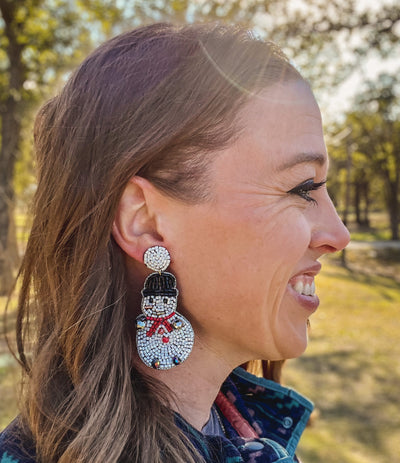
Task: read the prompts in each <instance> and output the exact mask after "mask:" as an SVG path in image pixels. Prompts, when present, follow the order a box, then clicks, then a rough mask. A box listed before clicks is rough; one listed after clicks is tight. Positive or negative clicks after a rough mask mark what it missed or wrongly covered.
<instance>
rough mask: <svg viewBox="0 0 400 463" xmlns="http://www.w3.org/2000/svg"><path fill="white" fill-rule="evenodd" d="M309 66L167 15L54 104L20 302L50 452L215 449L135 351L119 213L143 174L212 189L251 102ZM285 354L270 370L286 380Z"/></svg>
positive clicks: (95, 57)
mask: <svg viewBox="0 0 400 463" xmlns="http://www.w3.org/2000/svg"><path fill="white" fill-rule="evenodd" d="M295 79H301V77H300V75H299V74H298V72H297V71H296V69H295V68H294V67H293V66H292V65H291V64H290V63H289V61H288V59H287V58H286V57H285V56H284V54H283V53H282V52H281V51H280V49H279V48H278V47H277V46H275V45H274V44H272V43H268V42H264V41H262V40H259V39H257V38H255V37H254V36H253V35H252V34H251V33H250V32H248V31H246V30H243V29H241V28H237V27H230V26H223V25H189V26H180V27H176V26H172V25H168V24H154V25H151V26H145V27H141V28H138V29H136V30H133V31H130V32H127V33H124V34H122V35H119V36H117V37H115V38H113V39H111V40H109V41H108V42H106V43H104V44H103V45H102V46H100V47H99V48H98V49H96V50H95V51H94V52H93V53H92V54H91V55H90V56H89V57H88V58H87V59H86V60H85V61H84V62H83V63H82V64H81V66H80V67H79V68H78V69H77V70H76V71H75V72H74V73H73V74H72V76H71V77H70V79H69V81H68V82H67V84H66V85H65V87H64V89H63V90H62V91H61V92H60V94H59V95H57V96H56V97H54V98H53V99H51V100H50V101H48V102H47V103H46V104H45V105H44V106H43V107H42V108H41V110H40V111H39V113H38V115H37V118H36V122H35V129H34V139H35V150H36V156H37V169H38V185H37V191H36V195H35V199H34V204H33V226H32V231H31V234H30V237H29V240H28V243H27V248H26V253H25V256H24V259H23V263H22V268H21V270H20V273H19V278H20V282H21V283H20V293H19V305H18V316H17V346H18V355H19V359H20V361H21V363H22V365H23V368H24V370H25V378H24V395H23V401H22V410H21V417H22V421H23V422H24V423H25V424H26V432H27V433H29V434H30V436H31V437H32V438H33V441H34V442H35V445H36V452H37V457H38V460H39V461H42V462H46V463H51V462H60V463H66V462H81V463H87V462H90V463H100V462H101V463H103V462H128V461H129V462H141V463H158V462H165V461H168V462H175V463H195V462H196V463H198V462H199V461H201V458H200V457H199V456H198V455H197V454H196V451H195V449H194V448H193V446H192V445H191V444H190V442H189V441H188V439H187V438H186V437H185V436H184V435H183V433H182V432H181V431H180V430H179V428H178V427H177V426H176V425H175V421H174V413H173V412H172V411H171V407H170V400H172V398H171V395H172V393H173V391H172V393H171V391H168V390H166V387H164V386H163V385H162V384H160V383H159V382H156V381H155V380H152V379H151V378H149V377H146V376H145V375H143V374H142V373H141V372H139V371H137V370H136V369H135V367H134V365H133V364H132V353H133V352H134V349H135V343H134V337H135V335H134V333H135V331H134V314H135V313H136V310H137V309H136V308H132V307H130V306H129V304H128V302H127V296H126V292H127V283H126V273H125V268H124V259H123V252H122V250H121V249H120V248H119V247H118V245H117V244H116V243H115V241H114V240H113V238H112V235H111V229H112V223H113V220H114V216H115V213H116V209H117V205H118V203H119V200H120V198H121V195H122V193H123V191H124V189H125V186H126V184H127V182H128V181H129V179H130V178H131V177H132V176H134V175H139V176H142V177H145V178H147V179H148V180H149V181H150V182H152V183H153V184H154V185H155V186H156V187H157V188H158V189H160V190H161V191H163V192H164V193H165V194H167V195H171V196H173V197H176V198H180V199H181V200H183V201H187V202H191V203H193V202H194V203H195V202H199V201H206V200H207V191H208V187H209V182H208V166H209V165H210V163H211V162H212V156H213V154H214V155H215V152H216V151H218V150H220V149H221V148H223V147H225V146H227V145H228V144H229V143H230V142H232V140H233V139H234V138H235V137H236V136H238V133H239V132H240V128H239V127H238V126H237V123H236V120H237V114H238V112H239V110H240V109H241V108H242V107H243V106H244V105H245V104H246V102H247V101H248V100H249V98H251V97H252V96H253V95H254V94H256V93H257V92H260V91H261V90H262V89H264V88H266V87H268V86H270V85H274V84H279V83H282V82H285V81H289V80H295ZM259 366H260V365H259ZM279 366H280V364H279V363H278V364H274V363H267V362H264V364H263V365H262V366H261V367H263V368H261V370H262V371H261V373H262V374H264V375H267V376H269V377H273V379H278V376H279ZM254 367H255V366H254V365H253V368H254Z"/></svg>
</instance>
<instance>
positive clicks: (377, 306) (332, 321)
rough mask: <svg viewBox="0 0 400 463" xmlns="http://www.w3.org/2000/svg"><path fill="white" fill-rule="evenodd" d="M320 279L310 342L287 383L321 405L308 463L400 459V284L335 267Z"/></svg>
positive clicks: (303, 450)
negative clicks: (318, 296)
mask: <svg viewBox="0 0 400 463" xmlns="http://www.w3.org/2000/svg"><path fill="white" fill-rule="evenodd" d="M324 267H325V268H324V272H323V274H321V275H320V276H319V277H318V280H317V288H318V293H319V294H320V297H321V301H322V302H321V306H320V309H319V310H318V311H317V312H316V314H314V316H313V317H312V320H311V326H312V329H311V333H310V343H309V347H308V349H307V352H306V353H305V354H304V355H303V356H302V357H301V358H299V359H296V360H292V361H290V362H288V364H287V367H286V369H285V382H286V384H288V385H290V386H292V387H294V388H295V389H297V390H299V391H301V392H302V393H304V394H306V395H308V396H309V397H310V398H311V399H312V400H313V401H314V402H315V405H316V413H315V416H314V420H313V422H312V425H311V426H310V427H309V428H308V429H307V430H306V432H305V435H304V437H303V439H302V441H301V444H300V449H299V455H300V457H301V458H302V459H303V460H304V461H305V462H307V463H320V462H322V461H323V462H324V463H337V462H338V461H340V462H341V463H386V462H388V461H393V462H394V461H399V460H398V459H399V455H400V413H399V398H398V397H399V392H398V387H399V384H400V362H399V358H400V343H399V337H400V284H399V283H396V282H395V281H394V280H393V279H390V278H384V277H377V276H371V275H368V274H361V273H354V272H353V271H351V270H346V269H344V268H341V267H337V266H335V265H333V264H332V263H326V265H324Z"/></svg>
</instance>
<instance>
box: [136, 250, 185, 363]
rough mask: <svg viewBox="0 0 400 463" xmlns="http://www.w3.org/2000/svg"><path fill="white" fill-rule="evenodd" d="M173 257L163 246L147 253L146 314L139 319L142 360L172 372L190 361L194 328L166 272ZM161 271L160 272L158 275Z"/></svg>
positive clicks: (143, 293)
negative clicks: (182, 309) (177, 307)
mask: <svg viewBox="0 0 400 463" xmlns="http://www.w3.org/2000/svg"><path fill="white" fill-rule="evenodd" d="M170 261H171V259H170V255H169V252H168V251H167V249H165V248H164V247H162V246H153V247H151V248H149V249H147V251H146V252H145V253H144V263H145V264H146V265H147V267H148V268H150V269H151V270H154V272H155V273H152V274H150V275H149V276H148V277H147V278H146V281H145V283H144V288H143V289H142V296H143V297H142V312H143V314H141V315H139V316H138V317H137V318H136V328H137V331H136V345H137V350H138V353H139V357H140V358H141V360H142V361H143V362H144V363H145V364H146V365H147V366H148V367H152V368H155V369H156V370H169V369H170V368H172V367H174V366H176V365H179V364H180V363H182V362H183V361H185V360H186V359H187V357H188V356H189V354H190V352H191V351H192V347H193V342H194V332H193V328H192V325H191V324H190V323H189V321H188V320H187V319H186V318H185V317H184V316H183V315H181V314H180V313H178V312H176V311H175V309H176V306H177V299H178V293H179V291H178V290H177V289H176V279H175V276H174V275H172V273H168V272H164V270H166V268H167V267H168V265H169V264H170ZM157 272H158V273H157Z"/></svg>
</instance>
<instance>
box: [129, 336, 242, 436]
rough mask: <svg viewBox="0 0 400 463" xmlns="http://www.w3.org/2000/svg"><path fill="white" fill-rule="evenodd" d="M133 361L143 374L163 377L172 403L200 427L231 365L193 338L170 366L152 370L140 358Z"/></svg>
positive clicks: (188, 419)
mask: <svg viewBox="0 0 400 463" xmlns="http://www.w3.org/2000/svg"><path fill="white" fill-rule="evenodd" d="M135 364H136V366H137V367H139V369H141V370H142V371H143V372H145V373H146V375H149V376H152V377H153V378H155V379H157V380H159V381H162V382H163V383H164V384H165V385H166V386H168V388H169V389H170V390H171V391H172V392H173V393H174V398H175V400H172V402H171V407H172V408H173V409H174V411H176V412H178V413H179V414H180V415H181V416H182V417H183V418H184V419H185V420H186V421H188V422H189V423H190V424H191V425H192V426H193V427H194V428H196V429H198V430H199V431H200V430H201V429H202V427H203V426H204V425H205V423H206V422H207V421H208V419H209V417H210V409H211V406H212V404H213V402H214V400H215V398H216V396H217V394H218V391H219V389H220V387H221V385H222V383H223V382H224V380H225V379H226V377H227V376H228V375H229V374H230V372H231V371H232V370H233V368H234V366H232V365H228V363H227V362H226V361H225V360H224V359H223V358H222V357H221V356H219V355H218V354H217V353H216V352H214V351H212V350H210V349H209V348H207V346H206V345H204V344H203V343H202V342H201V340H199V339H196V341H195V345H194V347H193V351H192V353H191V354H190V356H189V358H188V359H187V360H186V361H185V362H184V363H182V364H181V365H179V366H177V367H174V368H172V369H171V370H152V369H150V368H147V367H146V366H145V365H143V364H142V363H141V362H140V360H139V359H137V361H136V360H135Z"/></svg>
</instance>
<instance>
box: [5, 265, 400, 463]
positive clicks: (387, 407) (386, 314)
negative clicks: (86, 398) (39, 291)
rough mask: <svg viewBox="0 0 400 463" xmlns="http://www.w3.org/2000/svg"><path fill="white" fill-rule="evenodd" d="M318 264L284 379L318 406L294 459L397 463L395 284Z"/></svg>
mask: <svg viewBox="0 0 400 463" xmlns="http://www.w3.org/2000/svg"><path fill="white" fill-rule="evenodd" d="M323 264H324V265H323V272H322V274H321V275H320V276H319V277H318V279H317V290H318V294H319V296H320V298H321V306H320V308H319V310H318V311H317V312H316V314H314V315H313V317H312V319H311V333H310V344H309V348H308V350H307V352H306V353H305V354H304V355H303V356H302V357H301V358H300V359H297V360H292V361H289V362H288V363H287V365H286V367H285V374H284V380H285V383H286V384H287V385H288V386H291V387H294V388H295V389H297V390H298V391H299V392H301V393H303V394H305V395H307V396H308V397H309V398H311V399H312V400H313V401H314V402H315V404H316V412H315V414H314V419H313V423H312V425H311V426H310V427H309V428H308V429H307V430H306V432H305V435H304V437H303V439H302V441H301V444H300V449H299V455H300V457H301V458H302V459H303V461H304V463H338V462H340V463H388V462H393V463H394V462H397V461H400V459H399V455H400V400H399V396H400V393H399V389H400V342H399V341H400V284H399V283H396V282H395V281H394V279H391V278H384V277H377V276H371V275H368V274H365V275H364V274H361V273H355V272H352V271H350V270H346V269H343V268H341V267H339V266H337V265H335V264H334V263H333V261H332V260H331V259H325V260H324V261H323ZM369 265H371V264H369ZM2 302H3V303H4V301H1V300H0V304H2ZM0 348H1V349H0V353H1V357H0V360H1V362H0V381H1V394H0V427H3V426H5V425H6V423H7V422H8V421H9V420H10V419H11V418H12V417H13V416H14V415H15V413H16V406H15V396H16V392H15V391H16V388H15V382H16V378H17V368H16V367H15V366H13V364H10V363H9V362H10V357H8V356H6V354H5V346H4V343H1V344H0Z"/></svg>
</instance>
